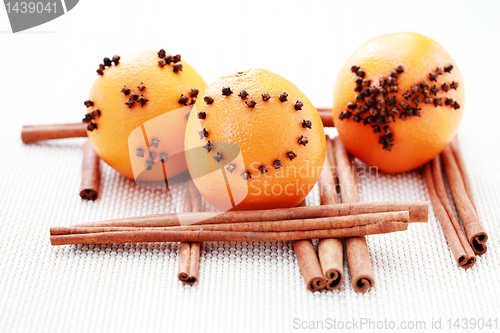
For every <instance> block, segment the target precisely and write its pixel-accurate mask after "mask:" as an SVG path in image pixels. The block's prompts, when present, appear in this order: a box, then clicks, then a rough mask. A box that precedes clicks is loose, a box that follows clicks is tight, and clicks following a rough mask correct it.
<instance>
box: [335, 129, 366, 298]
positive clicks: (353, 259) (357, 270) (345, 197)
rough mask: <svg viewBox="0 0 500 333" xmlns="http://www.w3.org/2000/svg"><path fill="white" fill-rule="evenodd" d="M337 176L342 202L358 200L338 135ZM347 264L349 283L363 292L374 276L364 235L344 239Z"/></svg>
mask: <svg viewBox="0 0 500 333" xmlns="http://www.w3.org/2000/svg"><path fill="white" fill-rule="evenodd" d="M334 147H335V160H336V162H337V171H338V172H337V177H338V179H339V184H340V198H341V200H342V202H343V203H348V202H358V201H359V194H358V184H357V181H356V177H355V175H354V173H355V171H354V170H352V167H353V165H352V160H351V157H350V156H349V153H348V152H347V150H346V149H345V147H344V144H343V143H342V141H341V140H340V138H339V137H336V138H335V139H334ZM345 247H346V253H347V264H348V266H349V273H350V274H351V283H352V286H353V288H354V290H355V291H357V292H365V291H367V290H368V289H369V288H371V287H373V286H374V285H375V277H374V275H373V269H372V265H371V261H370V254H369V252H368V245H367V244H366V239H365V237H364V236H359V237H350V238H347V239H346V240H345Z"/></svg>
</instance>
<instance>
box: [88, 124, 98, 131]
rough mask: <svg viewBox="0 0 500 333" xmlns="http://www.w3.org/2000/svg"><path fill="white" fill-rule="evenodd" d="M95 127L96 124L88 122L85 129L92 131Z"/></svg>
mask: <svg viewBox="0 0 500 333" xmlns="http://www.w3.org/2000/svg"><path fill="white" fill-rule="evenodd" d="M95 129H97V124H94V123H90V124H88V125H87V130H88V131H90V132H92V131H93V130H95Z"/></svg>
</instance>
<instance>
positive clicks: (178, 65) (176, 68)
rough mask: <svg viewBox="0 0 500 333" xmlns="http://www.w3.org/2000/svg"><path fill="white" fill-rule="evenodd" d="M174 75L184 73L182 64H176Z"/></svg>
mask: <svg viewBox="0 0 500 333" xmlns="http://www.w3.org/2000/svg"><path fill="white" fill-rule="evenodd" d="M173 71H174V73H179V72H180V71H182V64H181V63H180V62H178V63H176V64H175V65H174V68H173Z"/></svg>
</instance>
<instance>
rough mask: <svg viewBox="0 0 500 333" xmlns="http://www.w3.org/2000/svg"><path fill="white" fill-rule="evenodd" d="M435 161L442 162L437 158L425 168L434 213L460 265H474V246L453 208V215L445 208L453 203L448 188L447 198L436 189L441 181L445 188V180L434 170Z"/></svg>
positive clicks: (464, 266) (466, 266) (465, 267)
mask: <svg viewBox="0 0 500 333" xmlns="http://www.w3.org/2000/svg"><path fill="white" fill-rule="evenodd" d="M434 163H440V160H439V159H435V160H434V161H433V162H429V163H427V164H426V165H425V168H424V174H425V182H426V184H427V191H428V192H429V197H430V199H431V203H432V207H433V208H434V213H435V214H436V216H437V219H438V221H439V223H440V224H441V227H442V228H443V232H444V236H445V237H446V240H447V241H448V244H449V246H450V249H451V252H452V253H453V256H454V257H455V260H456V261H457V264H458V266H459V267H462V268H464V269H467V268H469V267H472V266H473V265H474V263H475V262H476V257H475V256H474V252H473V251H472V248H471V246H470V245H469V242H468V241H467V238H466V237H465V235H464V233H463V231H462V228H461V227H460V225H459V224H458V220H456V217H455V213H454V212H453V209H452V211H451V213H452V215H450V212H449V211H448V209H446V208H445V205H448V204H449V206H450V208H451V203H450V202H449V199H448V196H447V195H446V190H445V193H444V194H445V195H446V198H442V194H438V191H437V190H436V187H438V186H441V183H442V186H443V189H444V182H443V178H442V174H441V175H440V174H439V173H438V172H436V171H435V170H433V168H432V164H434ZM440 171H441V170H439V172H440ZM440 191H441V190H440ZM453 218H454V219H455V221H453ZM455 222H456V225H455ZM457 226H458V228H457ZM458 229H459V230H458ZM468 251H470V252H468Z"/></svg>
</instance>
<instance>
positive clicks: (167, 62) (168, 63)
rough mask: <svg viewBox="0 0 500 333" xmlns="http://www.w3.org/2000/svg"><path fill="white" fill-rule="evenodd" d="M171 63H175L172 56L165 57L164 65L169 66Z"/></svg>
mask: <svg viewBox="0 0 500 333" xmlns="http://www.w3.org/2000/svg"><path fill="white" fill-rule="evenodd" d="M173 62H175V61H174V57H173V56H171V55H168V56H166V57H165V63H166V64H167V65H170V64H171V63H173Z"/></svg>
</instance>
